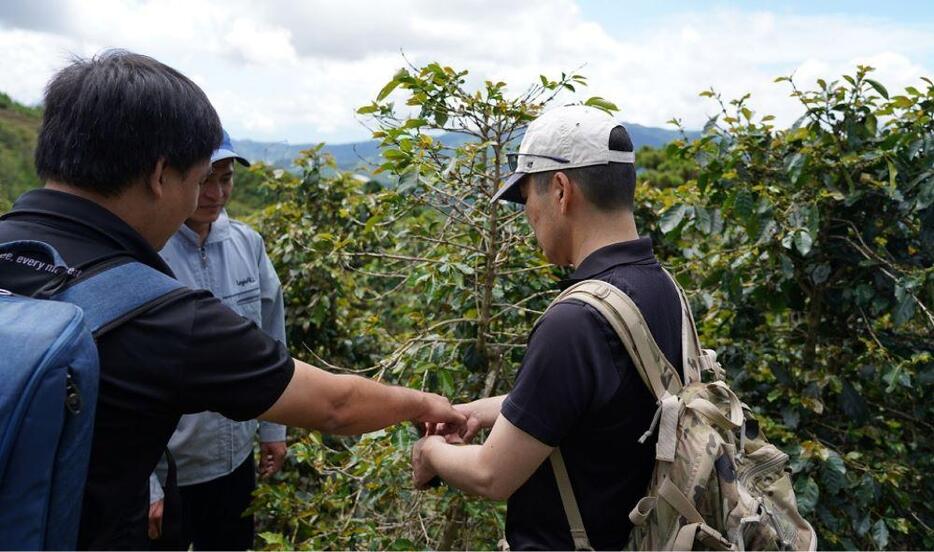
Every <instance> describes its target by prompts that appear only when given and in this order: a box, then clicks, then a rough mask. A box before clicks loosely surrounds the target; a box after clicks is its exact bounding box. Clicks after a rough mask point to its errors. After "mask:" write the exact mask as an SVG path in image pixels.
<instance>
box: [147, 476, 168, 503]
mask: <svg viewBox="0 0 934 552" xmlns="http://www.w3.org/2000/svg"><path fill="white" fill-rule="evenodd" d="M163 498H165V493H164V492H163V491H162V483H160V482H159V477H158V476H157V475H156V474H155V473H153V474H151V475H150V476H149V503H150V504H155V503H156V502H159V501H160V500H162V499H163Z"/></svg>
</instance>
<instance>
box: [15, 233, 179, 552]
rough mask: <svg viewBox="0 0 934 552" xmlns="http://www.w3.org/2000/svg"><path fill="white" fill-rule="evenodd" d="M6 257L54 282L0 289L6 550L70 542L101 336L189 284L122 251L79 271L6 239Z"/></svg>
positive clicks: (44, 251)
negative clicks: (40, 289) (28, 291)
mask: <svg viewBox="0 0 934 552" xmlns="http://www.w3.org/2000/svg"><path fill="white" fill-rule="evenodd" d="M37 252H40V253H41V255H37V254H36V253H37ZM40 256H41V257H42V258H41V259H40V258H39V257H40ZM42 259H45V260H44V261H43V260H42ZM0 263H16V264H18V265H20V266H19V267H17V268H22V267H25V268H27V269H30V270H33V271H37V272H40V271H43V270H44V271H46V272H48V273H49V274H50V275H51V276H53V277H52V278H51V280H52V281H57V286H58V287H57V289H55V290H53V291H51V292H46V293H45V294H44V295H43V296H47V297H48V298H47V299H38V298H32V297H24V296H20V295H16V294H13V293H11V292H10V291H7V290H5V289H0V548H2V549H20V550H38V549H57V550H63V549H74V548H75V545H76V544H77V538H78V524H79V521H80V514H81V502H82V497H83V494H84V483H85V479H86V477H87V472H88V460H89V457H90V454H91V437H92V432H93V428H94V411H95V406H96V404H97V388H98V375H99V365H98V354H97V346H96V344H95V340H96V339H97V338H99V337H100V336H101V335H102V334H103V333H105V332H107V331H109V330H111V329H113V328H116V327H117V326H119V325H120V324H122V323H124V322H126V321H128V320H130V319H132V318H133V317H134V316H136V315H138V314H141V313H143V312H146V311H147V310H148V309H149V308H152V307H153V306H154V305H155V304H157V303H160V302H161V301H162V300H165V299H168V298H169V296H170V294H171V296H174V295H175V294H176V293H180V292H183V291H184V286H182V285H181V284H180V283H178V282H177V281H176V280H174V279H172V278H170V277H169V276H166V275H165V274H163V273H161V272H159V271H157V270H155V269H154V268H151V267H149V266H147V265H144V264H142V263H140V262H136V261H134V260H132V259H128V258H125V257H123V258H115V259H110V260H109V261H105V262H103V263H100V264H96V265H94V266H92V267H89V268H87V269H85V270H84V271H83V272H82V273H80V274H78V273H77V272H76V271H74V270H69V268H68V267H67V266H66V265H65V263H64V261H63V260H62V258H61V256H60V255H59V254H58V252H57V251H55V249H54V248H52V247H51V246H49V245H47V244H45V243H41V242H36V241H18V242H10V243H5V244H0ZM52 265H54V266H52ZM2 287H3V282H2V281H0V288H2ZM37 295H39V294H37Z"/></svg>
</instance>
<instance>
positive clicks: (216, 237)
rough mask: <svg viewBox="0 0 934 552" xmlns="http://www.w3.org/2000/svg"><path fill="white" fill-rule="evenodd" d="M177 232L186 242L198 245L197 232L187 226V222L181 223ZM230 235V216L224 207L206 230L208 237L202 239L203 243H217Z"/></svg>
mask: <svg viewBox="0 0 934 552" xmlns="http://www.w3.org/2000/svg"><path fill="white" fill-rule="evenodd" d="M178 234H179V235H180V236H182V237H184V238H185V241H186V242H188V244H189V245H191V246H192V247H196V248H197V247H200V246H199V245H198V241H199V239H200V238H199V237H198V233H197V232H195V231H194V230H192V229H191V228H189V227H188V225H187V224H183V225H182V227H181V228H179V229H178ZM229 237H230V218H229V217H228V216H227V210H226V209H224V210H222V211H221V214H220V216H219V217H217V220H215V221H214V222H212V223H211V229H210V230H209V231H208V237H207V239H205V240H204V245H209V244H212V243H219V242H222V241H224V240H226V239H227V238H229Z"/></svg>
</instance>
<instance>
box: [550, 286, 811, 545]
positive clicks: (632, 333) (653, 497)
mask: <svg viewBox="0 0 934 552" xmlns="http://www.w3.org/2000/svg"><path fill="white" fill-rule="evenodd" d="M669 277H670V274H669ZM672 281H673V282H674V278H672ZM674 285H675V287H676V288H677V289H678V293H679V295H680V299H681V310H682V332H681V333H682V350H683V359H682V360H683V365H684V372H685V379H686V381H685V382H684V383H682V381H681V375H680V374H679V372H678V370H676V369H675V368H674V367H673V366H672V365H671V363H669V362H668V359H667V358H666V357H665V355H664V354H662V352H661V350H660V349H659V347H658V344H657V343H656V342H655V339H654V338H653V337H652V334H651V332H650V331H649V327H648V325H647V324H646V322H645V319H644V318H643V317H642V313H641V312H639V309H638V308H637V307H636V304H635V303H634V302H633V301H632V299H630V298H629V297H628V296H627V295H626V294H625V293H623V292H622V291H620V290H619V289H617V288H616V287H614V286H613V285H611V284H608V283H606V282H602V281H599V280H587V281H584V282H580V283H578V284H576V285H574V286H573V287H570V288H568V289H567V290H565V291H564V292H563V293H561V295H559V296H558V297H557V298H556V299H555V300H554V301H553V302H552V306H553V305H555V304H556V303H558V302H560V301H565V300H568V299H575V300H578V301H581V302H583V303H586V304H588V305H591V306H592V307H594V308H595V309H596V310H597V311H598V312H599V313H601V314H602V315H603V316H604V317H605V318H606V320H607V321H608V322H609V323H610V325H611V326H612V327H613V329H614V330H615V331H616V333H617V334H618V335H619V338H620V339H621V340H622V342H623V345H624V346H625V348H626V351H627V352H628V353H629V356H630V357H631V358H632V360H633V363H634V364H635V367H636V369H637V371H638V372H639V376H640V377H641V378H642V381H643V382H645V384H646V385H647V386H648V387H649V389H650V390H651V391H652V394H653V395H654V396H655V398H656V399H657V401H658V410H657V411H656V412H655V417H654V419H653V421H652V424H651V426H650V427H649V428H647V431H646V432H645V434H644V435H643V436H642V438H641V439H640V440H639V441H640V443H644V442H645V441H646V440H647V439H649V438H650V437H651V436H652V435H653V434H654V433H655V430H656V429H657V430H658V441H657V444H656V446H655V451H656V453H655V458H656V461H655V469H654V471H653V473H652V479H651V480H650V482H649V486H648V489H647V491H646V496H645V497H644V498H643V499H642V500H640V501H639V502H638V504H636V507H635V508H633V510H632V511H631V512H630V513H629V519H630V520H631V521H632V523H633V530H632V533H631V535H630V539H629V544H628V545H627V549H630V550H691V549H694V548H697V549H708V550H738V551H742V550H816V549H817V535H816V533H815V532H814V529H813V527H811V524H810V523H808V522H807V521H806V520H805V519H804V518H803V517H801V514H799V513H798V507H797V503H796V501H795V493H794V490H793V489H792V484H791V477H790V475H789V473H788V472H786V471H785V466H786V464H787V463H788V455H787V454H785V453H783V452H782V451H780V450H779V449H778V448H776V447H775V446H774V445H772V444H770V443H769V442H768V441H767V440H766V439H765V436H763V435H762V433H761V431H760V430H759V425H758V423H757V422H756V420H755V418H754V417H753V414H752V412H751V410H750V409H749V407H748V406H747V405H745V404H744V403H742V402H741V401H740V400H739V399H738V398H737V397H736V395H735V394H734V393H733V391H732V390H731V389H730V387H729V385H727V383H726V382H725V381H724V379H723V371H722V370H721V368H720V364H719V363H717V356H716V353H715V352H714V351H712V350H709V349H702V348H701V346H700V341H699V339H698V337H697V330H696V328H695V326H694V318H693V316H692V315H691V309H690V307H689V305H688V303H687V299H686V297H685V295H684V291H683V290H682V289H681V287H680V286H678V284H677V282H674ZM549 308H551V307H549ZM546 312H547V311H546ZM702 375H704V376H705V377H703V378H702ZM705 379H706V380H709V381H704V380H705ZM633 445H634V446H635V445H636V443H633ZM550 460H551V465H552V468H553V470H554V473H555V478H556V479H557V482H558V489H559V491H560V493H561V501H562V503H563V505H564V510H565V513H566V514H567V518H568V524H569V525H570V527H571V536H572V538H573V539H574V547H575V548H576V549H577V550H590V549H591V545H590V541H589V539H588V538H587V532H586V530H585V529H584V523H583V521H582V520H581V515H580V510H579V509H578V507H577V500H576V499H575V497H574V491H573V489H572V488H571V481H570V479H569V478H568V472H567V469H566V468H565V465H564V461H563V459H562V457H561V450H560V448H558V449H555V450H554V452H553V453H552V455H551V458H550Z"/></svg>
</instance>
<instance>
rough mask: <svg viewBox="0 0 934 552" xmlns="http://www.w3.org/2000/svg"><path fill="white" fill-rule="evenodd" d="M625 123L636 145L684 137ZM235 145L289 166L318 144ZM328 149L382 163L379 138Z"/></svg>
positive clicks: (346, 158) (344, 157)
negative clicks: (303, 152) (300, 154)
mask: <svg viewBox="0 0 934 552" xmlns="http://www.w3.org/2000/svg"><path fill="white" fill-rule="evenodd" d="M624 124H625V125H626V128H627V129H628V130H629V135H630V136H631V137H632V141H633V144H634V145H635V146H636V149H639V148H641V147H643V146H649V147H653V148H657V147H661V146H664V145H665V144H667V143H669V142H671V141H672V140H675V139H677V138H680V137H681V135H680V134H679V133H678V131H676V130H669V129H664V128H656V127H647V126H642V125H637V124H635V123H624ZM687 134H688V138H691V139H693V138H696V137H698V136H699V135H700V133H699V132H696V131H689V132H688V133H687ZM439 139H440V140H441V141H442V142H444V143H445V144H447V145H457V144H461V143H463V142H464V141H465V140H466V138H465V137H464V136H462V135H458V134H450V133H449V134H444V135H442V136H441V137H440V138H439ZM233 145H234V148H235V149H236V150H237V153H239V154H240V155H242V156H244V157H246V158H247V159H249V160H250V161H263V162H265V163H267V164H270V165H274V166H277V167H282V168H288V167H290V166H291V165H292V161H293V160H294V159H295V158H296V157H298V153H299V152H300V151H302V150H304V149H308V148H310V147H313V146H314V145H315V144H312V143H308V144H289V143H287V142H256V141H253V140H234V141H233ZM324 151H325V152H327V153H330V154H331V155H333V156H334V160H335V161H336V162H337V166H338V168H340V169H342V170H350V169H362V168H365V167H367V166H375V165H378V164H379V163H380V160H379V142H378V141H376V140H367V141H364V142H352V143H349V144H330V145H326V146H325V147H324Z"/></svg>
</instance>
